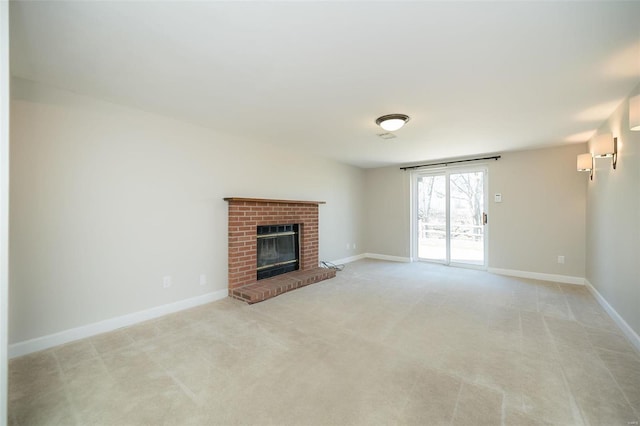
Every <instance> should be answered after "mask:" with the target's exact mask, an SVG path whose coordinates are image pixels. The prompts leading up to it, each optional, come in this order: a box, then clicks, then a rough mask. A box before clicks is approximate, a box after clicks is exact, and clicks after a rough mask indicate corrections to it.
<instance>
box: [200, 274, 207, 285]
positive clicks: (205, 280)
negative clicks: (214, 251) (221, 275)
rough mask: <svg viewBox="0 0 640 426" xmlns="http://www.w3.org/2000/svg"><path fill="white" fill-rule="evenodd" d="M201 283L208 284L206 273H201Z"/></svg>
mask: <svg viewBox="0 0 640 426" xmlns="http://www.w3.org/2000/svg"><path fill="white" fill-rule="evenodd" d="M200 285H207V276H206V275H205V274H200Z"/></svg>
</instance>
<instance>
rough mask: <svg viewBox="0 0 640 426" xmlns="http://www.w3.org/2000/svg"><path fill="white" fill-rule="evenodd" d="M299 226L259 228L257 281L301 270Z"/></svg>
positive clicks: (257, 234)
mask: <svg viewBox="0 0 640 426" xmlns="http://www.w3.org/2000/svg"><path fill="white" fill-rule="evenodd" d="M298 235H299V234H298V224H287V225H264V226H258V227H257V232H256V237H257V247H256V248H257V253H256V258H257V268H256V269H257V271H256V272H257V279H258V280H261V279H264V278H270V277H274V276H276V275H281V274H286V273H287V272H291V271H295V270H298V269H299V268H300V242H299V238H298Z"/></svg>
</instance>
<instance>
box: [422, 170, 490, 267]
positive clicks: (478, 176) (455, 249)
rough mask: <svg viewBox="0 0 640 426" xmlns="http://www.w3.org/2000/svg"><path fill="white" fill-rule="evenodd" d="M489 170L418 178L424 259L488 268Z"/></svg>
mask: <svg viewBox="0 0 640 426" xmlns="http://www.w3.org/2000/svg"><path fill="white" fill-rule="evenodd" d="M486 174H487V172H486V169H478V168H474V169H453V170H445V171H437V172H421V173H417V174H416V175H415V182H414V183H415V185H414V188H415V193H414V200H415V202H414V208H415V210H416V211H415V218H416V220H415V221H414V223H415V229H414V235H417V238H415V241H416V247H415V251H416V255H417V257H418V259H420V260H427V261H433V262H440V263H445V264H457V265H466V266H475V267H484V266H485V265H486V238H485V234H486V223H487V215H486V213H485V205H486V184H485V180H486Z"/></svg>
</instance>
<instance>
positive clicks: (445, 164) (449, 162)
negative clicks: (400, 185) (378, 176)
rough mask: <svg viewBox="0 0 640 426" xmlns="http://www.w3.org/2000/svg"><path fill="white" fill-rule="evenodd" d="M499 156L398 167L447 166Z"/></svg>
mask: <svg viewBox="0 0 640 426" xmlns="http://www.w3.org/2000/svg"><path fill="white" fill-rule="evenodd" d="M499 158H500V155H494V156H493V157H482V158H470V159H468V160H457V161H447V162H445V163H432V164H420V165H418V166H406V167H400V170H409V169H419V168H420V167H431V166H448V165H449V164H454V163H466V162H468V161H481V160H496V161H498V159H499Z"/></svg>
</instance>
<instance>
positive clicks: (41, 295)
mask: <svg viewBox="0 0 640 426" xmlns="http://www.w3.org/2000/svg"><path fill="white" fill-rule="evenodd" d="M11 108H12V110H11V113H12V114H11V125H12V127H11V138H12V146H11V206H10V209H11V210H10V213H11V218H10V220H11V221H10V226H11V236H10V255H11V256H10V262H11V263H10V268H11V282H10V292H11V303H10V334H9V336H10V341H11V342H20V341H24V340H26V339H32V338H36V337H40V336H45V335H49V334H51V333H55V332H59V331H63V330H67V329H70V328H72V327H78V326H82V325H86V324H89V323H93V322H97V321H101V320H104V319H109V318H113V317H117V316H120V315H125V314H129V313H132V312H137V311H140V310H144V309H148V308H152V307H155V306H160V305H163V304H167V303H171V302H175V301H179V300H184V299H187V298H190V297H195V296H198V295H201V294H205V293H209V292H212V291H215V290H220V289H226V287H227V203H226V202H225V201H223V197H228V196H244V197H259V198H279V199H300V200H320V201H326V202H327V204H325V205H322V206H320V258H321V260H331V259H338V258H344V257H347V256H351V255H354V254H355V253H354V252H353V250H346V248H345V247H346V243H356V244H357V245H358V247H359V248H360V247H362V246H363V239H362V227H361V224H360V217H361V215H362V206H363V204H364V200H363V195H362V194H363V192H364V173H363V171H361V170H360V169H357V168H354V167H351V166H346V165H343V164H340V163H337V162H334V161H330V160H326V159H321V158H317V157H315V156H311V155H305V153H303V152H293V151H291V150H283V149H280V148H277V147H273V146H268V145H265V144H261V143H256V142H251V141H244V140H238V139H234V138H233V137H230V136H225V135H221V134H218V133H216V132H214V131H212V130H210V129H205V128H202V127H198V126H194V125H190V124H187V123H183V122H179V121H176V120H173V119H170V118H167V117H162V116H158V115H154V114H149V113H146V112H143V111H139V110H135V109H132V108H128V107H123V106H118V105H114V104H110V103H107V102H102V101H99V100H97V99H93V98H88V97H84V96H79V95H76V94H73V93H70V92H66V91H62V90H57V89H53V88H50V87H47V86H44V85H40V84H36V83H32V82H29V81H25V80H20V79H14V80H13V81H12V104H11ZM201 273H204V274H206V275H207V279H208V283H209V284H208V285H207V286H206V287H201V286H200V285H199V275H200V274H201ZM164 275H171V276H172V277H173V286H172V287H171V288H169V289H163V288H162V277H163V276H164Z"/></svg>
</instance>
